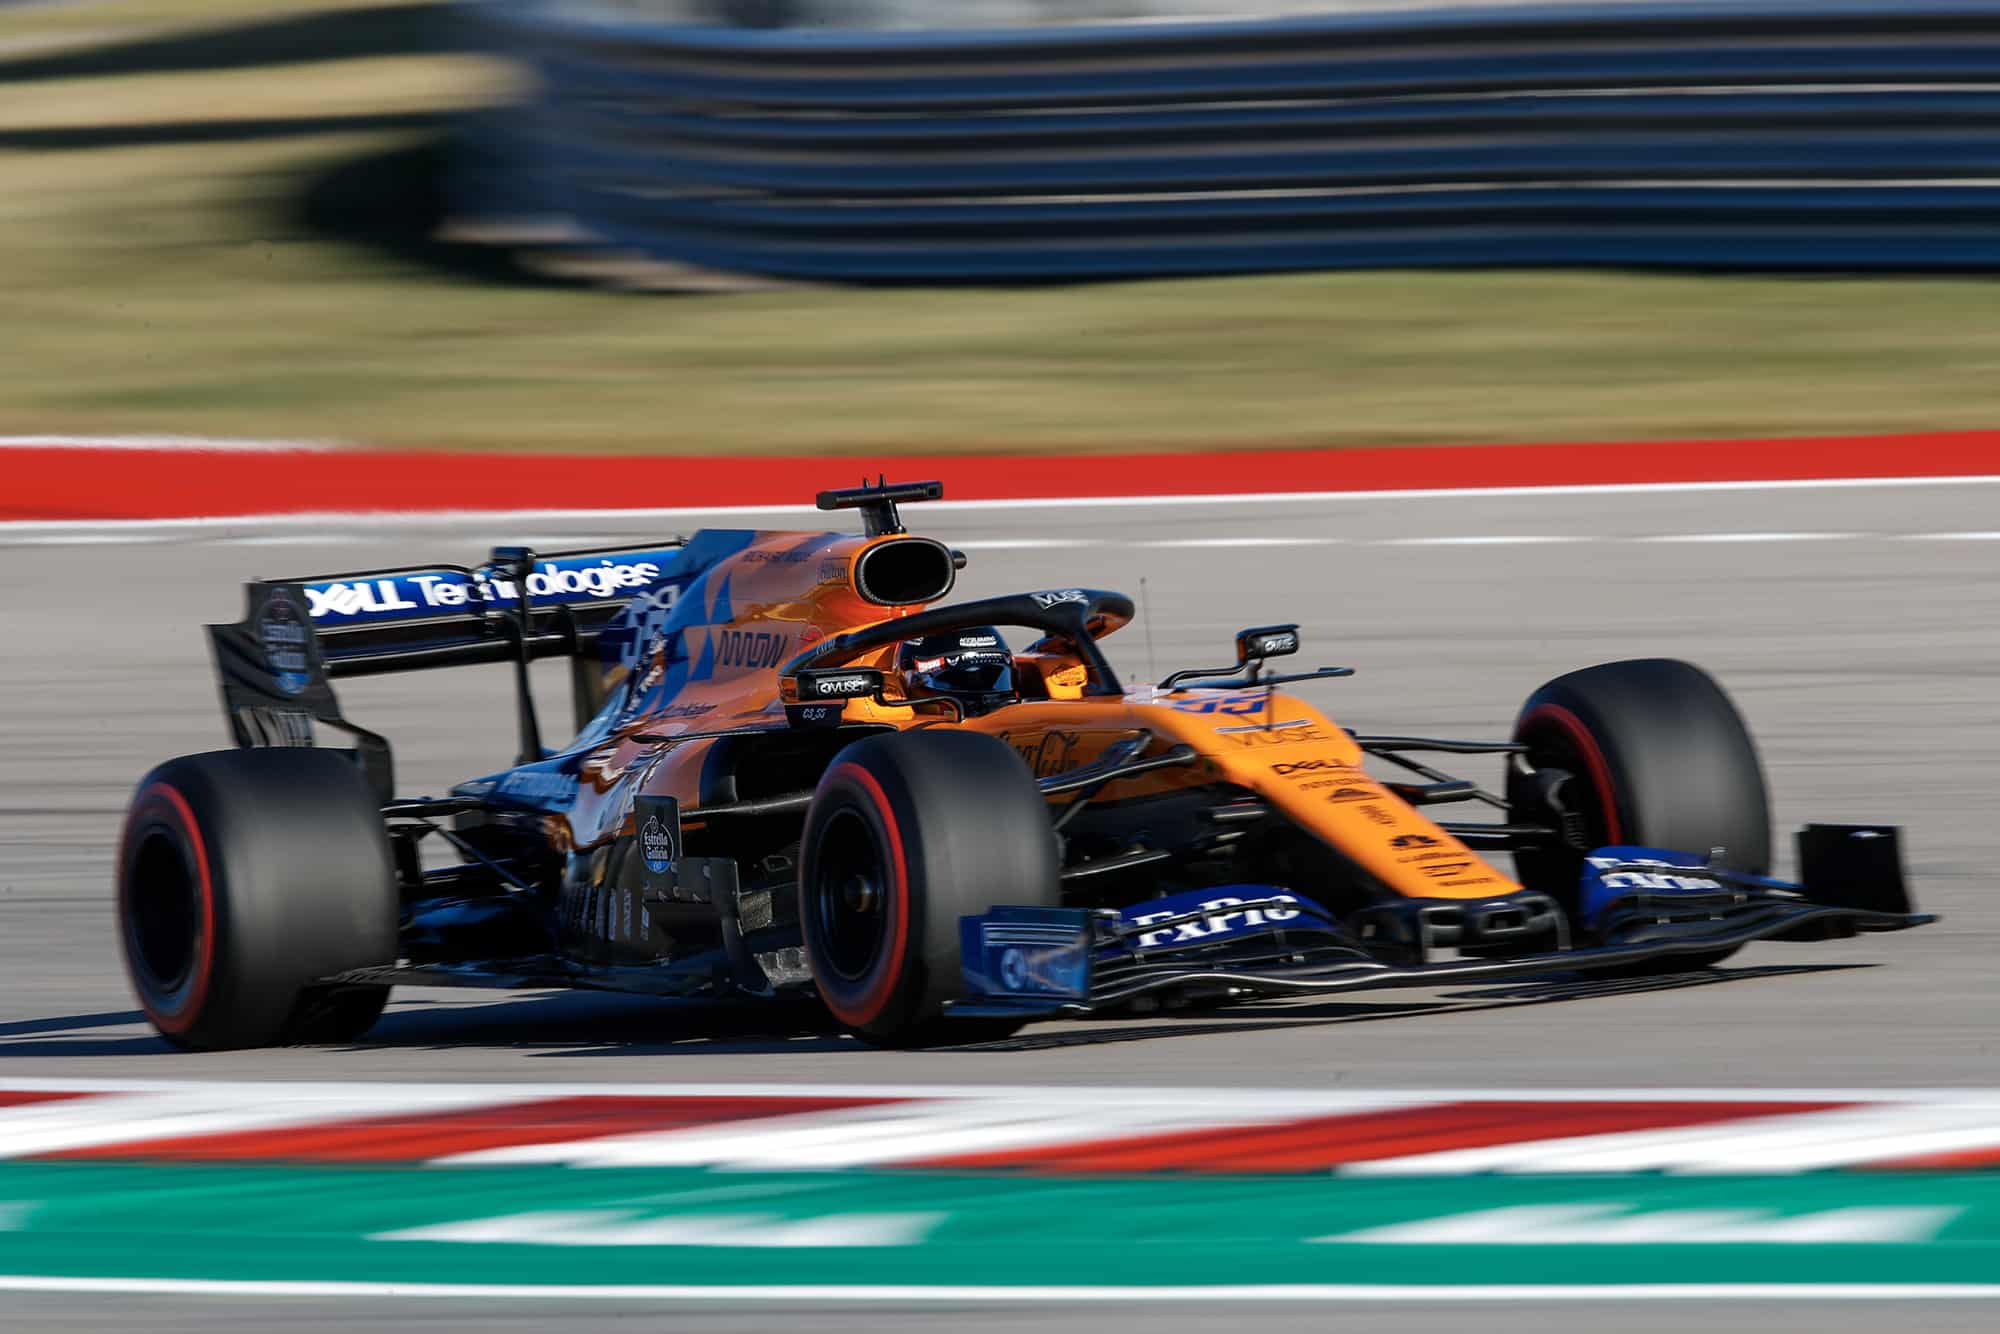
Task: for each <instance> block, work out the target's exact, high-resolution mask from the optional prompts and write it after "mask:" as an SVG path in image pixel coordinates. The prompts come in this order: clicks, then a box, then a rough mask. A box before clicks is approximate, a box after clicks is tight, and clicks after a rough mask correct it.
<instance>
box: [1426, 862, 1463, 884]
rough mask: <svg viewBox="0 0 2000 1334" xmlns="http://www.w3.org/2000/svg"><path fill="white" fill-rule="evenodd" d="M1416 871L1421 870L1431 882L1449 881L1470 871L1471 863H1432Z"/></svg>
mask: <svg viewBox="0 0 2000 1334" xmlns="http://www.w3.org/2000/svg"><path fill="white" fill-rule="evenodd" d="M1418 869H1420V870H1422V871H1423V873H1424V874H1425V875H1427V876H1429V877H1430V878H1431V879H1433V880H1449V879H1451V878H1452V877H1453V876H1455V875H1463V874H1464V873H1465V872H1467V871H1469V870H1471V869H1472V863H1471V862H1466V861H1458V862H1432V863H1431V864H1430V865H1428V866H1424V867H1420V868H1418Z"/></svg>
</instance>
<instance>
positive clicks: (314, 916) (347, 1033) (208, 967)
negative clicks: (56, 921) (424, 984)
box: [118, 749, 397, 1051]
mask: <svg viewBox="0 0 2000 1334" xmlns="http://www.w3.org/2000/svg"><path fill="white" fill-rule="evenodd" d="M396 913H397V895H396V877H395V870H394V864H393V862H392V860H391V857H390V852H389V840H388V835H387V833H386V831H385V830H384V828H383V825H382V819H381V815H380V813H379V810H378V807H377V805H376V801H375V796H374V793H373V791H372V789H371V788H370V787H369V785H368V781H367V779H366V778H365V777H364V776H363V775H362V772H361V770H360V769H359V767H357V766H356V765H355V764H354V762H353V761H352V760H351V759H349V758H348V757H347V756H346V755H344V754H342V753H340V752H337V751H325V750H305V749H258V750H226V751H213V752H210V753H208V754H205V755H187V756H182V757H181V758H179V759H175V760H169V761H167V762H166V763H165V764H162V765H161V766H159V767H158V768H157V769H155V770H153V771H152V772H151V773H150V774H148V775H146V778H145V780H144V781H142V782H141V783H140V784H139V790H138V792H137V794H136V795H135V796H134V797H133V799H132V804H131V807H130V809H129V810H128V812H127V814H126V819H125V833H124V838H123V840H122V842H121V845H120V849H119V859H118V919H119V938H120V941H121V943H122V944H123V946H124V951H125V965H126V972H127V974H128V975H129V976H130V978H131V980H132V988H133V990H134V991H135V992H136V993H137V995H138V998H139V1003H140V1006H141V1007H142V1008H143V1009H144V1010H145V1012H146V1017H147V1018H148V1019H149V1020H151V1021H152V1024H153V1026H154V1027H155V1028H156V1029H158V1030H159V1032H160V1034H161V1036H163V1037H165V1038H166V1039H167V1040H168V1041H169V1042H172V1043H173V1044H175V1045H176V1046H180V1047H187V1048H192V1049H196V1050H204V1051H216V1050H225V1049H231V1048H241V1047H262V1046H269V1045H271V1044H273V1043H279V1042H292V1041H333V1042H346V1041H352V1040H353V1039H354V1038H357V1037H359V1036H360V1035H361V1034H362V1033H364V1032H366V1031H367V1029H368V1028H369V1026H371V1025H372V1024H373V1023H374V1022H375V1020H376V1018H377V1017H379V1016H380V1014H381V1012H382V1006H383V1005H384V1004H385V1003H386V1001H387V999H388V995H389V988H387V987H386V986H343V987H338V988H332V987H324V986H313V985H312V984H313V983H314V982H316V981H318V980H319V979H321V978H324V977H329V976H332V975H333V974H336V973H341V972H345V971H347V970H348V969H351V968H365V967H371V966H376V965H383V964H392V963H394V962H395V961H396Z"/></svg>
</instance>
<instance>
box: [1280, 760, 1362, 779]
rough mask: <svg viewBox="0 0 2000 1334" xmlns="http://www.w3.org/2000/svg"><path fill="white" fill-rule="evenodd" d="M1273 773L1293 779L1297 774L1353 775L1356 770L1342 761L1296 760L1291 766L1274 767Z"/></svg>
mask: <svg viewBox="0 0 2000 1334" xmlns="http://www.w3.org/2000/svg"><path fill="white" fill-rule="evenodd" d="M1271 772H1272V773H1274V774H1276V775H1277V776H1278V777H1280V778H1291V777H1293V776H1295V775H1297V774H1323V773H1343V774H1351V773H1355V772H1356V770H1355V768H1354V766H1353V765H1351V764H1347V763H1344V762H1342V761H1340V760H1294V761H1292V762H1291V763H1289V764H1274V765H1272V766H1271Z"/></svg>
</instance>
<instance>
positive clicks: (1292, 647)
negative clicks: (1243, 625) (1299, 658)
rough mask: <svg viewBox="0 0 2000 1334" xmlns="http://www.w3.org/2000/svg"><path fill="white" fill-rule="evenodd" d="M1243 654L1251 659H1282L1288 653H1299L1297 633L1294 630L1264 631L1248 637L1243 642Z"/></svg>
mask: <svg viewBox="0 0 2000 1334" xmlns="http://www.w3.org/2000/svg"><path fill="white" fill-rule="evenodd" d="M1243 648H1244V652H1245V653H1246V655H1247V656H1249V657H1252V658H1282V657H1284V656H1285V655H1286V654H1288V653H1297V652H1298V651H1299V632H1298V631H1296V630H1266V631H1263V632H1262V633H1260V634H1254V635H1248V636H1246V637H1245V638H1244V640H1243Z"/></svg>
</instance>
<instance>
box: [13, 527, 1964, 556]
mask: <svg viewBox="0 0 2000 1334" xmlns="http://www.w3.org/2000/svg"><path fill="white" fill-rule="evenodd" d="M609 536H615V534H614V535H609ZM176 540H188V539H187V538H186V535H184V534H180V533H171V532H137V533H131V532H79V533H54V534H51V533H34V534H30V535H27V536H16V535H13V534H12V533H10V532H9V531H8V529H7V527H6V525H5V524H0V548H6V547H26V546H38V547H41V546H46V547H64V546H104V545H131V544H144V543H154V544H157V543H162V542H173V541H176ZM192 540H193V541H196V542H206V543H208V544H211V545H217V546H233V547H320V546H353V545H357V544H360V543H364V542H368V541H370V540H371V539H370V538H369V537H367V536H366V535H364V534H359V533H234V534H225V535H222V536H205V535H202V534H199V533H197V534H194V535H193V538H192ZM605 540H607V534H604V533H598V534H592V535H572V536H569V537H565V538H564V539H562V541H561V542H560V543H557V542H552V541H546V540H545V541H542V542H540V543H539V545H543V546H556V545H562V546H588V545H590V544H591V543H593V542H602V541H605ZM1833 541H1848V542H1986V541H2000V533H1962V532H1961V533H1803V532H1802V533H1731V532H1715V533H1663V534H1657V535H1652V534H1642V535H1639V536H1630V535H1625V536H1618V537H1606V536H1602V535H1598V534H1591V533H1560V534H1559V533H1495V534H1491V535H1486V536H1468V537H1170V538H1160V539H1155V540H1130V539H1111V538H1082V539H1068V538H1052V539H1035V538H1020V539H1015V538H998V539H983V538H974V539H970V540H967V541H959V542H953V543H952V544H951V545H953V546H955V547H957V548H959V549H960V550H962V551H1067V550H1074V549H1077V548H1084V547H1089V548H1097V549H1126V550H1146V551H1171V550H1196V551H1212V550H1224V549H1229V548H1250V549H1256V548H1269V547H1331V546H1348V547H1361V548H1367V547H1396V548H1402V547H1505V546H1568V545H1577V544H1593V543H1594V544H1613V545H1616V544H1625V543H1658V544H1668V545H1688V544H1704V543H1730V544H1755V543H1778V544H1783V543H1791V542H1833Z"/></svg>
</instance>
